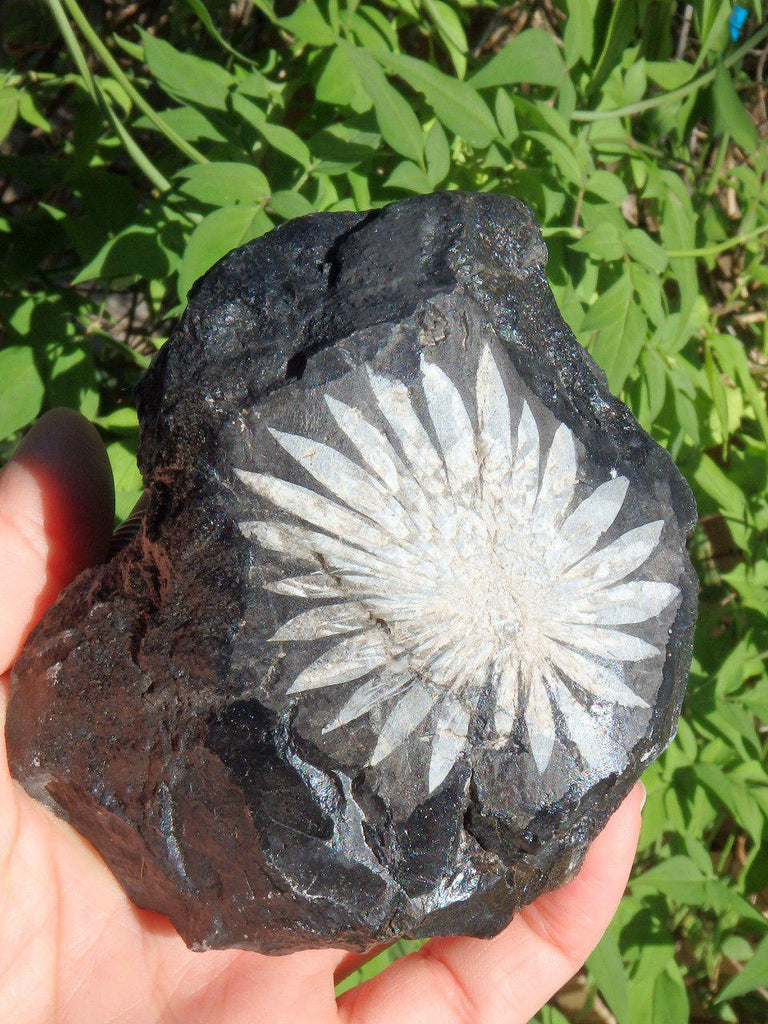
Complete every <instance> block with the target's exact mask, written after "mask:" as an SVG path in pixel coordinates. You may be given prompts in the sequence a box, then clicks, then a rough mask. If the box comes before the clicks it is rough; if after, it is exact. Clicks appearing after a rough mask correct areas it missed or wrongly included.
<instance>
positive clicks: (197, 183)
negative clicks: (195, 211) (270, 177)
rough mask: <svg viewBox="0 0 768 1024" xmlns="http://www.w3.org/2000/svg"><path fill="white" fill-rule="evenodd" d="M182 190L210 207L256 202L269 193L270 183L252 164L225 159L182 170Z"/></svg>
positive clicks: (180, 173)
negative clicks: (231, 161)
mask: <svg viewBox="0 0 768 1024" xmlns="http://www.w3.org/2000/svg"><path fill="white" fill-rule="evenodd" d="M178 177H180V178H182V179H183V181H182V184H181V185H179V191H180V192H183V193H184V194H185V195H188V196H191V197H192V198H193V199H197V200H199V201H200V202H201V203H208V204H209V205H211V206H231V205H232V204H234V203H254V202H259V200H261V199H265V198H266V197H267V196H268V195H269V182H268V181H267V179H266V178H265V177H264V175H263V174H262V173H261V171H260V170H259V169H258V168H257V167H254V166H253V165H252V164H240V163H230V162H228V161H222V162H221V163H216V164H195V165H193V166H192V167H185V168H184V170H182V171H179V174H178Z"/></svg>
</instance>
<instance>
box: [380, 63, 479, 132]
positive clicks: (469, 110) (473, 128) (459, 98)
mask: <svg viewBox="0 0 768 1024" xmlns="http://www.w3.org/2000/svg"><path fill="white" fill-rule="evenodd" d="M375 57H376V59H377V60H378V61H379V63H381V64H383V65H384V67H385V68H387V69H388V70H390V71H392V72H394V73H395V74H396V75H399V76H400V78H402V79H403V81H405V82H407V83H408V85H410V86H411V88H412V89H415V90H416V91H417V92H421V93H423V94H424V96H425V97H426V100H427V103H429V105H430V106H431V107H432V109H433V110H434V111H435V114H436V115H437V117H438V119H439V120H440V121H441V122H442V123H443V124H444V125H445V127H446V128H448V129H449V131H452V132H455V133H456V134H457V135H458V136H460V137H461V138H462V139H464V140H465V141H466V142H468V143H470V145H472V146H478V147H485V146H489V145H490V144H491V142H493V140H494V139H495V138H496V135H497V129H496V122H495V121H494V119H493V115H492V114H491V112H490V110H489V109H488V107H487V105H486V103H485V100H483V99H482V97H481V96H480V95H479V94H478V93H477V92H475V90H474V89H473V88H472V87H471V86H470V85H468V84H467V83H466V82H460V81H459V80H458V79H456V78H451V77H450V76H449V75H445V74H443V72H442V71H438V70H437V69H436V68H433V67H430V65H429V64H426V63H425V62H424V61H421V60H416V58H415V57H406V56H403V55H402V54H396V53H384V52H383V51H382V52H381V53H376V54H375Z"/></svg>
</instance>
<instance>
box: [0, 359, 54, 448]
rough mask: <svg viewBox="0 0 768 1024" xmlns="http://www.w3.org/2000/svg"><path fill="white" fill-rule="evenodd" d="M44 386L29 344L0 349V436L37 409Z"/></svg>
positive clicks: (29, 419)
mask: <svg viewBox="0 0 768 1024" xmlns="http://www.w3.org/2000/svg"><path fill="white" fill-rule="evenodd" d="M44 396H45V386H44V384H43V381H42V378H41V376H40V371H39V370H38V368H37V365H36V363H35V353H34V351H33V350H32V348H31V347H30V346H29V345H11V346H10V347H9V348H4V349H2V350H1V351H0V440H3V439H4V438H6V437H10V435H11V434H15V433H16V431H17V430H21V428H22V427H26V425H27V424H28V423H31V422H32V420H33V419H34V418H35V417H36V416H37V414H38V413H39V412H40V408H41V406H42V404H43V397H44Z"/></svg>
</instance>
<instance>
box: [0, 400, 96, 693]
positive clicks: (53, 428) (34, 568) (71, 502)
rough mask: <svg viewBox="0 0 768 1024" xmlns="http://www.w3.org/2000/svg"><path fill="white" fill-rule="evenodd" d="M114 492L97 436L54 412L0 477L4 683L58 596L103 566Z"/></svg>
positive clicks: (73, 416) (79, 420) (67, 413)
mask: <svg viewBox="0 0 768 1024" xmlns="http://www.w3.org/2000/svg"><path fill="white" fill-rule="evenodd" d="M113 516H114V490H113V486H112V475H111V472H110V468H109V459H108V458H107V453H106V450H105V448H104V445H103V444H102V442H101V439H100V438H99V435H98V433H97V432H96V430H95V428H94V427H92V426H91V424H90V423H89V422H88V421H87V420H86V419H84V418H83V417H82V416H80V415H79V414H78V413H75V412H72V411H71V410H69V409H54V410H53V411H52V412H49V413H47V414H46V415H45V416H43V417H42V418H41V419H40V420H39V421H38V422H37V423H36V424H35V426H34V427H33V428H32V429H31V430H30V431H29V433H28V434H27V436H26V437H25V438H24V440H23V441H22V443H21V445H20V446H19V449H18V451H17V453H16V455H15V456H14V458H13V460H12V461H11V462H10V463H9V464H8V465H7V466H6V467H5V468H4V469H3V471H2V473H0V675H2V673H3V672H5V671H6V670H7V669H8V668H9V666H10V665H11V664H12V662H13V661H14V659H15V657H16V655H17V654H18V652H19V650H20V649H21V646H22V644H23V643H24V640H25V639H26V637H27V635H28V633H29V631H30V630H31V629H32V627H33V626H34V625H35V624H36V623H37V621H38V620H39V619H40V618H41V616H42V614H43V612H44V611H45V609H46V608H47V607H48V605H49V604H50V603H51V602H52V601H53V599H54V598H55V597H56V595H57V594H58V592H59V591H60V590H61V589H62V587H64V586H65V585H66V584H67V583H68V582H69V581H70V580H71V579H72V578H73V577H74V576H76V575H77V573H78V572H80V570H81V569H83V568H85V567H86V566H87V565H91V564H92V563H94V562H97V561H99V560H101V559H103V558H104V556H105V554H106V551H107V547H108V545H109V538H110V535H111V532H112V522H113Z"/></svg>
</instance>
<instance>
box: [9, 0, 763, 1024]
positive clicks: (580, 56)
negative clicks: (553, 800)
mask: <svg viewBox="0 0 768 1024" xmlns="http://www.w3.org/2000/svg"><path fill="white" fill-rule="evenodd" d="M739 19H741V20H742V21H743V22H744V23H743V24H741V25H739V24H738V22H739ZM729 22H730V24H729ZM0 32H1V33H2V46H1V52H0V325H2V328H1V332H0V462H2V461H3V460H5V459H7V457H8V456H9V455H10V454H11V453H12V451H13V449H14V447H15V445H16V444H17V443H18V441H19V438H20V437H21V435H22V434H23V432H24V431H25V430H26V429H27V428H28V427H29V425H30V424H31V423H32V422H33V421H34V420H35V419H36V417H37V416H39V415H40V413H41V412H42V411H44V410H45V409H46V408H48V407H50V406H53V405H62V404H63V405H68V406H72V407H74V408H76V409H79V410H80V411H81V412H82V413H84V414H85V415H86V416H87V417H89V418H90V419H91V420H93V422H94V423H95V424H96V425H97V426H98V428H99V429H100V430H101V432H102V434H103V436H104V440H105V441H106V443H107V445H108V449H109V454H110V458H111V460H112V465H113V468H114V471H115V480H116V486H117V510H118V517H123V516H125V515H126V514H127V513H128V511H129V510H130V509H131V507H132V506H133V504H134V502H135V501H136V499H137V497H138V495H139V493H140V488H141V482H140V479H139V476H138V474H137V471H136V466H135V458H134V456H135V449H136V440H137V421H136V415H135V410H134V407H133V399H132V388H133V385H134V384H135V382H136V380H137V379H138V377H139V375H140V374H141V372H142V370H143V369H144V367H145V366H146V365H147V363H148V361H149V359H150V358H151V356H152V354H153V352H154V351H155V350H156V349H157V348H159V347H160V346H161V345H162V344H163V341H164V339H165V337H166V336H167V333H168V331H169V329H170V327H171V326H172V323H173V321H174V319H175V317H176V316H177V315H178V314H179V313H180V311H181V310H182V309H183V307H184V303H185V296H186V294H187V290H188V289H189V287H190V285H191V284H192V283H193V282H194V281H195V279H196V278H197V277H198V276H199V275H200V274H202V273H203V271H205V270H206V269H207V268H208V267H209V266H211V264H212V263H214V262H215V261H216V260H217V259H218V258H219V257H220V256H222V255H223V254H224V253H226V252H227V251H228V250H229V249H231V248H232V247H234V246H236V245H239V244H241V243H242V242H245V241H247V240H249V239H251V238H254V237H256V236H257V235H260V234H262V233H263V232H265V231H268V230H269V229H270V228H271V227H272V226H273V225H275V224H278V223H280V222H281V221H283V220H287V219H290V218H292V217H297V216H301V215H302V214H306V213H310V212H311V211H313V210H360V209H366V208H369V207H371V206H379V205H382V204H384V203H386V202H388V201H390V200H393V199H397V198H400V197H403V196H406V195H410V194H413V193H425V192H431V191H433V190H435V189H455V188H459V189H468V190H479V191H494V192H501V193H509V194H511V195H515V196H518V197H520V198H522V199H524V200H525V201H526V202H527V203H528V204H529V205H530V206H531V207H532V208H533V210H534V211H535V214H536V216H537V218H538V220H539V222H540V223H541V225H542V226H543V230H544V235H545V237H546V239H547V243H548V245H549V252H550V261H549V278H550V281H551V284H552V288H553V290H554V292H555V295H556V297H557V300H558V302H559V304H560V308H561V309H562V311H563V314H564V315H565V318H566V319H567V321H568V322H569V323H570V325H571V327H572V328H573V330H574V331H575V333H576V335H577V336H578V338H579V339H580V341H581V342H582V343H583V344H584V345H585V346H586V347H587V348H588V349H589V350H590V351H591V352H592V354H593V355H594V357H595V358H596V359H597V360H598V362H600V363H601V364H602V366H603V367H604V369H605V371H606V373H607V375H608V379H609V382H610V385H611V388H612V389H613V391H614V392H615V393H616V394H619V395H621V396H622V397H623V398H624V399H625V401H627V402H628V403H629V405H630V406H631V408H632V409H633V411H634V413H635V415H636V416H637V417H638V419H639V420H640V422H641V423H642V424H643V426H644V427H645V428H646V429H647V430H649V431H650V432H651V433H652V434H653V436H654V437H655V438H656V439H657V440H658V441H659V443H660V444H662V445H664V446H665V447H666V448H668V449H669V450H670V452H671V453H672V455H673V456H674V458H675V459H676V461H677V463H678V465H679V466H680V467H681V469H682V471H683V472H684V473H685V474H686V476H687V478H688V480H689V481H690V483H691V485H692V487H693V489H694V491H695V493H696V497H697V499H698V502H699V509H700V513H701V520H700V524H699V527H698V529H697V531H696V534H695V536H694V538H693V544H692V553H693V556H694V559H695V562H696V565H697V567H698V570H699V573H700V576H701V585H702V591H701V619H700V624H699V630H698V643H697V649H696V657H695V660H694V665H693V672H692V676H691V683H690V688H689V692H688V697H687V701H686V705H685V713H684V717H683V720H682V721H681V723H680V728H679V732H678V737H677V740H676V742H675V743H674V744H673V745H672V747H671V748H670V750H669V751H668V753H667V754H666V755H665V757H663V758H662V760H661V761H660V762H659V763H658V764H656V765H654V766H652V767H651V768H650V769H649V771H648V772H647V773H646V776H645V782H646V785H647V787H648V802H647V805H646V807H645V811H644V816H643V817H644V826H643V832H642V837H641V842H640V852H639V856H638V858H637V862H636V867H635V871H634V874H633V877H632V880H631V883H630V886H629V889H628V892H627V895H626V897H625V899H624V901H623V903H622V906H621V909H620V911H619V913H618V916H617V917H616V920H615V921H614V923H613V925H612V927H611V928H610V930H609V932H608V934H607V935H606V937H605V938H604V940H603V941H602V943H601V944H600V946H599V948H598V950H597V951H596V952H595V954H594V955H593V956H592V958H591V959H590V961H589V963H588V965H587V968H586V970H585V971H584V972H582V973H581V974H580V975H579V976H578V977H577V978H576V979H575V980H574V982H573V983H572V984H571V985H570V986H568V988H567V989H566V990H564V991H563V992H561V993H560V995H559V996H558V997H557V999H556V1000H555V1001H554V1002H553V1005H552V1006H551V1007H548V1008H547V1009H546V1010H545V1011H544V1012H543V1013H542V1015H541V1017H540V1019H541V1020H542V1021H543V1022H546V1024H562V1022H563V1021H582V1022H599V1021H602V1022H609V1021H615V1022H617V1024H646V1022H652V1024H682V1022H686V1021H734V1022H736V1021H738V1022H741V1024H748V1022H753V1021H755V1022H759V1021H766V1020H768V774H766V736H767V734H768V726H766V724H765V723H767V722H768V675H767V674H766V664H767V663H768V619H767V615H768V589H767V588H768V547H767V544H766V538H767V536H768V533H767V531H768V414H767V413H766V401H765V400H766V389H767V385H768V380H767V376H766V375H767V373H768V327H767V325H766V301H765V300H766V295H767V294H768V267H766V262H765V248H766V243H767V242H768V145H767V144H766V135H767V134H768V113H767V112H766V95H767V92H768V90H767V88H766V85H765V84H764V73H765V69H766V59H767V57H768V25H765V24H764V23H763V12H762V4H761V2H760V0H751V3H750V0H744V7H743V8H742V13H741V14H739V13H738V12H737V9H736V8H734V7H733V6H732V5H731V4H730V3H728V2H725V0H696V2H694V3H692V4H690V5H686V4H684V3H676V2H673V0H541V2H536V3H520V2H515V3H512V4H510V5H501V4H498V3H494V2H483V0H481V2H476V0H363V2H359V0H306V2H301V3H298V4H297V3H296V0H274V2H273V0H239V2H235V3H230V2H228V0H226V2H225V0H206V2H204V0H175V2H172V3H164V2H158V0H133V2H118V0H112V2H110V0H103V2H90V3H86V2H84V0H80V2H78V0H46V2H43V0H37V2H36V0H15V2H14V0H0ZM3 140H4V141H3ZM407 948H408V944H407V943H401V944H399V945H398V946H397V947H394V948H393V950H391V951H388V952H387V953H385V954H383V957H380V958H379V959H378V960H377V961H375V962H374V963H373V965H370V966H369V967H367V968H365V970H364V972H363V973H364V974H369V973H370V972H371V971H372V970H376V969H378V968H380V967H381V966H382V961H386V960H387V959H388V958H389V959H391V958H392V957H394V956H396V955H399V954H400V953H402V952H404V951H406V950H407ZM361 976H362V975H361V974H358V975H356V976H354V977H353V978H352V979H351V980H350V982H348V983H347V985H349V984H352V983H355V982H356V981H358V980H360V977H361Z"/></svg>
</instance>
